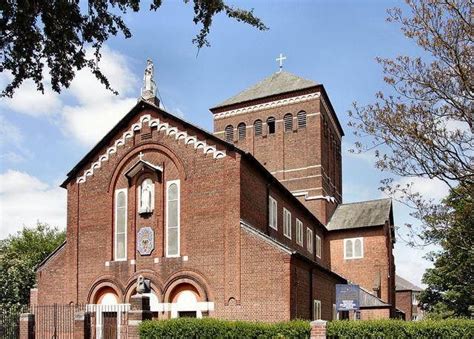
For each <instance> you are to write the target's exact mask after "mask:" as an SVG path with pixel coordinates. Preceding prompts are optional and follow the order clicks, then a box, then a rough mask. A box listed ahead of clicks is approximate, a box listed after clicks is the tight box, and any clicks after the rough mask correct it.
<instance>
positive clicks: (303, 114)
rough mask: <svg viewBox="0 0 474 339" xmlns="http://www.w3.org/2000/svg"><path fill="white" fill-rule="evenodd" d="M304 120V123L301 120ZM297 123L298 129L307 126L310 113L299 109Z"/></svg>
mask: <svg viewBox="0 0 474 339" xmlns="http://www.w3.org/2000/svg"><path fill="white" fill-rule="evenodd" d="M302 121H304V124H302V123H301V122H302ZM296 125H297V126H298V129H302V128H306V126H307V125H308V115H307V114H306V111H299V112H298V113H296Z"/></svg>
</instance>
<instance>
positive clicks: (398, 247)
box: [394, 242, 433, 287]
mask: <svg viewBox="0 0 474 339" xmlns="http://www.w3.org/2000/svg"><path fill="white" fill-rule="evenodd" d="M430 250H431V248H426V249H419V248H413V247H409V246H408V245H406V244H405V243H403V242H397V243H396V244H395V250H394V256H395V267H396V273H397V275H399V276H401V277H402V278H405V279H407V280H408V281H410V282H412V283H414V284H415V285H418V286H419V287H425V285H423V284H422V283H421V279H422V277H423V274H424V273H425V271H426V269H427V268H430V267H432V266H433V264H432V263H431V262H430V261H428V260H426V259H423V257H424V256H425V255H426V254H427V253H428V252H429V251H430Z"/></svg>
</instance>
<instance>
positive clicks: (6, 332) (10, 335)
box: [0, 306, 28, 339]
mask: <svg viewBox="0 0 474 339" xmlns="http://www.w3.org/2000/svg"><path fill="white" fill-rule="evenodd" d="M25 312H28V308H27V307H25V306H12V307H8V308H5V307H4V308H0V338H6V339H16V338H18V337H19V336H20V314H22V313H25Z"/></svg>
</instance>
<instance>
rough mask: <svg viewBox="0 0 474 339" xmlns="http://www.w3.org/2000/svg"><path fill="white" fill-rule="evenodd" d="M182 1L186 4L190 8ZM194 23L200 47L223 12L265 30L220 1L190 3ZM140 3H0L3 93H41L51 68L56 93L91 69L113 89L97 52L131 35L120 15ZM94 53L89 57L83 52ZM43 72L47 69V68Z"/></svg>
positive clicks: (249, 13) (156, 2)
mask: <svg viewBox="0 0 474 339" xmlns="http://www.w3.org/2000/svg"><path fill="white" fill-rule="evenodd" d="M190 2H191V1H190V0H184V3H186V4H188V3H190ZM192 2H193V4H194V19H193V21H194V23H195V24H196V25H198V24H200V25H202V28H201V30H200V31H199V33H198V34H197V36H196V38H195V39H194V40H193V43H195V44H196V45H197V47H198V48H202V47H204V46H209V41H208V40H207V36H208V34H209V30H210V27H211V25H212V19H213V17H214V16H215V15H216V14H218V13H220V12H224V13H225V14H226V15H227V16H228V17H229V18H232V19H235V20H237V21H239V22H244V23H247V24H249V25H252V26H254V27H256V28H257V29H259V30H266V29H267V27H266V26H265V25H264V24H263V22H262V21H261V20H260V19H259V18H257V17H256V16H254V14H253V10H244V9H241V8H234V7H232V6H229V5H227V4H226V3H225V2H224V1H223V0H193V1H192ZM161 5H162V0H151V3H150V10H153V11H156V10H158V9H159V8H160V7H161ZM139 10H140V0H88V1H87V2H86V1H84V2H82V3H81V2H80V1H79V0H71V1H64V0H50V1H29V0H19V1H13V0H7V1H2V2H1V3H0V12H1V13H2V18H1V19H0V48H1V51H2V57H3V58H2V60H1V63H0V72H4V71H9V72H11V74H12V75H13V80H12V81H11V83H10V84H8V85H7V86H6V88H5V89H4V90H3V92H2V96H10V97H11V96H12V95H13V93H14V91H15V89H17V88H18V87H19V86H20V85H21V83H22V82H23V81H24V80H26V79H31V80H33V81H34V82H35V84H36V86H37V88H38V90H40V91H44V82H43V80H44V72H45V71H47V69H49V72H50V75H51V86H52V89H53V90H54V91H56V92H60V91H61V88H62V87H66V88H67V87H68V86H69V85H70V83H71V81H72V79H73V78H74V76H75V74H76V72H77V71H78V70H81V69H83V68H89V69H90V71H91V72H92V73H93V74H94V75H95V76H96V78H97V79H98V80H99V81H100V82H101V83H102V84H104V86H105V87H106V88H107V89H109V90H112V91H113V89H112V87H111V84H110V82H109V80H108V79H107V78H106V77H105V76H104V74H103V73H102V71H101V70H100V68H99V66H98V63H99V60H100V58H101V54H100V51H101V48H102V45H103V44H104V42H106V41H107V40H108V39H109V38H110V37H111V36H116V35H117V34H119V33H121V34H123V36H124V37H125V38H130V37H131V36H132V33H131V31H130V29H129V28H128V27H127V25H126V23H125V21H124V19H123V18H122V16H121V15H125V14H126V13H128V12H130V11H132V12H138V11H139ZM88 46H91V47H92V48H93V50H94V56H93V57H92V58H90V57H88V56H87V55H86V47H88ZM46 67H47V68H46Z"/></svg>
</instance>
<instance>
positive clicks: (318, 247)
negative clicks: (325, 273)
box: [316, 234, 323, 259]
mask: <svg viewBox="0 0 474 339" xmlns="http://www.w3.org/2000/svg"><path fill="white" fill-rule="evenodd" d="M322 252H323V243H322V241H321V237H320V236H319V235H317V234H316V256H317V257H318V258H319V259H321V256H322Z"/></svg>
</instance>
